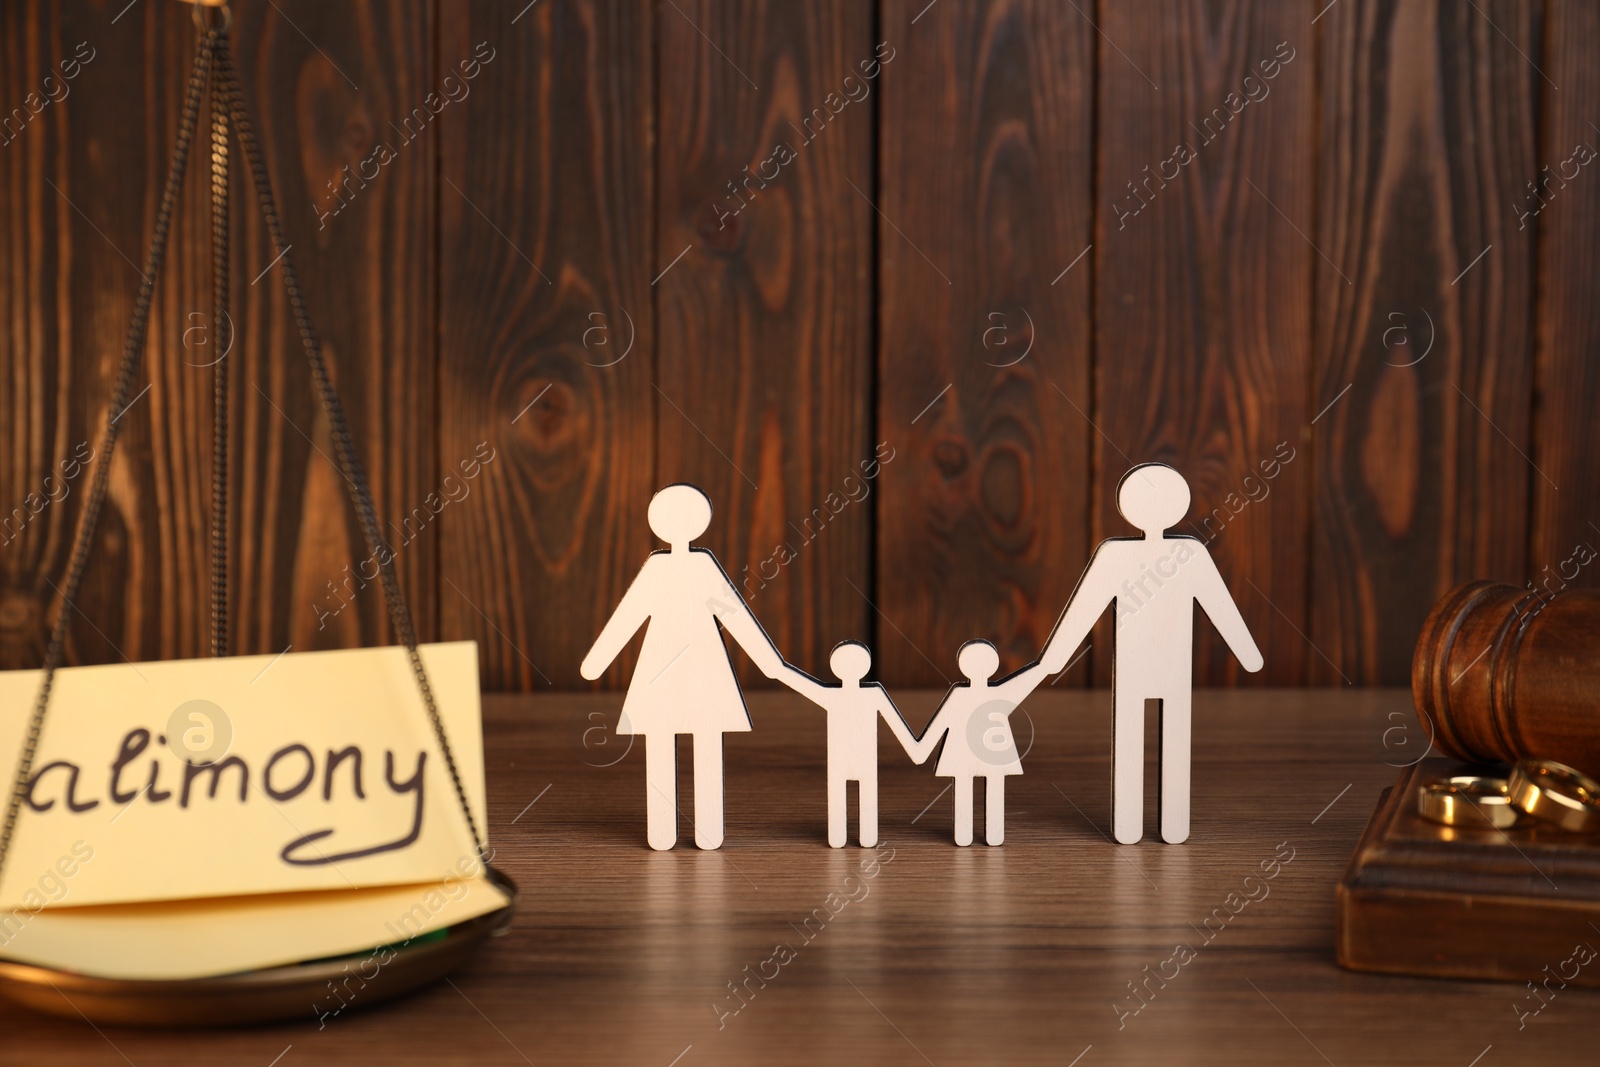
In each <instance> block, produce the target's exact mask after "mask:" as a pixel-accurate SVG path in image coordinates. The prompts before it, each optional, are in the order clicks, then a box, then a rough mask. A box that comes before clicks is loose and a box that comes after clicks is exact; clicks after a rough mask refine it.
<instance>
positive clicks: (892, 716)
mask: <svg viewBox="0 0 1600 1067" xmlns="http://www.w3.org/2000/svg"><path fill="white" fill-rule="evenodd" d="M1189 499H1190V498H1189V486H1188V483H1186V482H1185V481H1184V480H1183V476H1182V475H1180V474H1179V473H1178V472H1177V471H1175V470H1173V469H1172V468H1171V467H1168V466H1166V465H1164V464H1160V463H1147V464H1143V465H1141V466H1138V467H1134V468H1133V469H1132V470H1130V471H1129V472H1128V473H1127V475H1125V476H1124V477H1123V479H1122V482H1121V484H1120V485H1119V486H1118V488H1117V506H1118V509H1119V510H1120V511H1121V512H1122V515H1123V517H1124V518H1126V519H1127V520H1128V521H1129V522H1130V523H1132V524H1133V525H1134V526H1135V527H1137V528H1138V529H1139V530H1141V531H1143V536H1141V537H1114V538H1108V539H1107V540H1105V541H1103V542H1101V544H1100V546H1099V547H1098V548H1097V549H1096V550H1095V553H1094V556H1093V558H1092V559H1091V560H1090V562H1089V567H1088V570H1087V571H1085V572H1084V575H1083V577H1082V579H1081V580H1080V581H1079V583H1078V587H1077V589H1076V590H1075V591H1074V592H1073V594H1072V599H1071V600H1070V601H1069V602H1068V603H1067V606H1066V608H1065V609H1064V610H1063V611H1062V613H1061V618H1060V619H1059V620H1058V621H1057V623H1056V626H1055V629H1054V630H1053V631H1052V632H1051V634H1050V638H1049V640H1048V641H1047V642H1046V643H1045V647H1044V652H1043V654H1042V655H1041V656H1040V659H1039V662H1037V663H1034V664H1031V665H1029V666H1027V667H1024V668H1023V669H1022V670H1019V671H1017V672H1015V673H1013V674H1010V675H1008V676H1006V677H1005V678H1002V679H1000V680H999V681H991V679H993V677H994V673H995V671H996V670H998V669H999V666H1000V656H999V654H998V653H997V652H996V651H995V647H994V646H993V645H992V644H990V643H989V642H987V641H968V642H967V643H966V644H964V645H962V646H961V649H960V651H959V653H958V654H957V665H958V666H959V667H960V669H961V673H962V674H963V675H965V677H966V680H965V681H963V682H957V683H956V684H955V685H953V686H951V687H950V691H949V693H947V694H946V695H945V698H944V701H943V702H942V703H941V704H940V705H939V709H938V711H937V712H935V714H934V717H933V720H932V722H930V723H929V724H928V727H927V729H926V730H925V731H924V732H923V735H922V736H921V737H920V738H919V737H916V736H915V735H914V734H913V733H912V732H911V730H910V728H909V727H908V726H907V725H906V723H905V721H904V719H902V717H901V715H900V712H899V710H898V709H897V708H896V707H895V705H894V702H893V701H892V700H890V699H889V694H888V693H887V692H886V691H885V690H884V688H883V686H881V685H879V684H878V683H876V682H866V681H863V679H864V678H865V677H866V675H867V672H868V670H869V669H870V667H871V665H872V654H871V653H870V652H869V651H868V649H867V647H866V646H865V645H863V644H861V643H860V642H856V641H846V642H843V643H841V644H840V645H838V646H837V647H835V648H834V650H833V654H832V656H831V657H830V660H829V665H830V666H831V667H832V669H833V673H834V675H835V676H836V677H838V678H839V680H840V684H839V685H825V684H823V683H822V682H820V681H818V680H817V679H815V678H813V677H811V676H810V675H809V674H807V673H805V672H804V671H801V670H799V669H797V668H795V667H792V666H790V665H789V664H787V663H785V662H784V661H783V657H782V656H781V655H780V654H779V652H778V650H777V648H776V647H774V645H773V643H772V641H771V639H770V638H768V637H767V634H766V631H764V630H763V629H762V628H761V624H760V623H758V622H757V621H756V619H755V617H754V616H753V615H751V614H750V611H749V609H748V608H747V607H746V606H745V603H744V601H743V600H742V599H741V598H740V596H739V593H738V591H737V590H736V589H735V588H734V586H733V583H732V582H730V581H729V580H728V576H727V574H726V573H725V572H724V571H723V569H722V567H721V565H720V564H719V563H718V562H717V561H716V559H715V557H713V556H712V555H711V553H710V552H709V551H707V550H706V549H703V548H693V547H691V542H692V541H693V540H694V539H695V538H697V537H699V536H700V535H701V534H702V533H704V532H705V530H706V527H707V526H708V525H709V524H710V522H711V504H710V501H708V500H707V499H706V497H705V494H703V493H702V492H700V490H698V489H696V488H694V487H693V486H690V485H671V486H668V487H667V488H665V489H663V490H661V491H660V492H659V493H657V494H656V495H655V497H654V498H653V499H652V500H651V502H650V510H649V520H650V529H651V530H652V531H653V532H654V533H655V535H656V536H657V537H659V538H660V539H661V540H663V541H665V542H667V544H668V545H669V546H671V547H670V548H669V549H668V550H666V551H657V552H654V553H652V554H651V556H650V558H649V559H648V560H646V561H645V565H644V567H643V568H641V569H640V571H639V575H638V577H636V578H635V579H634V581H633V584H632V585H630V586H629V587H628V591H627V593H625V594H624V595H623V598H622V603H620V604H619V605H618V606H617V610H616V611H615V612H614V613H613V614H612V616H611V618H610V620H609V621H608V622H607V623H606V625H605V627H604V629H602V630H601V632H600V636H599V637H598V638H597V639H596V640H595V643H594V647H593V648H592V649H590V650H589V654H588V655H587V656H585V657H584V660H583V664H582V666H581V667H580V668H579V669H580V671H581V673H582V674H583V676H584V677H585V678H589V679H594V678H598V677H599V676H600V675H601V674H602V673H603V672H604V671H605V669H606V668H607V667H608V666H609V665H610V664H611V662H612V660H614V659H615V658H616V657H617V654H618V653H620V652H621V651H622V648H623V646H625V645H626V644H627V643H628V641H629V640H630V639H631V638H632V637H633V635H634V634H635V633H636V632H637V631H638V630H639V628H640V627H641V626H647V628H646V631H645V639H644V648H643V649H642V650H641V652H640V654H639V663H638V665H637V667H636V668H635V669H634V674H633V679H632V681H631V682H630V683H629V686H628V693H627V696H626V697H625V698H624V700H623V705H622V715H621V719H620V721H619V724H618V727H617V732H618V733H623V734H642V735H644V738H645V780H646V795H647V799H646V822H647V829H648V833H647V837H648V840H649V842H650V847H651V848H656V849H669V848H671V847H672V846H673V845H674V844H675V843H676V842H677V837H678V833H677V827H678V805H677V767H676V762H675V752H676V736H677V735H678V734H689V735H691V736H692V737H693V738H694V795H695V799H694V810H695V843H696V844H697V845H699V846H700V847H701V848H717V847H719V846H720V845H721V844H722V838H723V810H722V809H723V803H722V791H723V770H722V735H723V733H725V732H727V731H740V730H749V729H750V716H749V713H748V712H747V711H746V709H745V706H744V698H743V697H742V695H741V694H740V692H739V686H738V682H737V681H736V680H735V679H734V674H733V667H732V664H731V663H730V662H729V659H728V650H727V647H726V645H725V644H724V643H723V640H722V636H721V633H720V632H719V630H718V624H719V623H720V624H721V628H722V629H724V630H726V631H727V632H728V633H729V635H731V636H732V637H733V639H734V641H735V642H736V643H737V644H738V645H739V646H740V647H741V648H743V649H744V650H745V652H746V653H747V654H748V655H749V656H750V658H751V659H752V660H753V661H754V662H755V664H756V666H757V667H758V668H760V670H761V672H762V673H763V674H765V675H766V676H767V677H768V678H772V679H775V680H777V681H781V682H783V683H784V684H785V685H788V686H789V687H791V688H792V689H794V690H796V691H797V692H799V693H800V694H801V695H803V696H805V697H806V698H807V699H809V700H811V701H812V702H813V703H815V704H817V705H818V706H819V707H821V708H823V709H824V710H826V712H827V715H828V844H830V845H832V846H833V847H835V848H840V847H842V846H843V845H844V844H845V841H846V839H847V835H848V827H847V826H846V783H848V782H851V781H854V782H856V783H857V786H858V789H859V806H860V813H861V814H860V821H861V826H860V831H859V838H858V839H859V841H860V843H861V845H862V846H864V847H868V848H870V847H872V846H874V845H876V844H877V841H878V729H877V720H878V717H879V716H882V717H883V719H884V720H885V721H887V722H888V724H889V727H890V729H891V731H893V733H894V735H895V737H896V738H897V739H898V740H899V742H900V744H901V747H903V748H904V749H905V751H906V753H907V755H909V756H910V757H911V758H912V759H913V760H914V761H915V762H917V763H919V764H921V763H926V762H927V760H928V757H929V756H931V755H932V754H933V751H934V749H935V748H936V747H938V748H939V749H940V754H939V761H938V764H937V765H936V767H935V769H934V773H935V774H936V775H938V776H940V777H948V778H951V779H953V781H952V785H953V786H954V792H955V841H956V844H958V845H970V844H971V843H972V839H973V816H972V810H973V789H974V786H975V784H976V781H975V780H978V779H981V780H982V781H983V782H984V787H985V803H984V840H985V841H986V842H987V843H988V844H990V845H998V844H1000V843H1002V842H1003V841H1004V840H1005V780H1006V778H1007V777H1008V776H1010V775H1014V774H1021V773H1022V760H1021V757H1020V755H1019V754H1018V753H1017V746H1016V740H1015V738H1014V737H1013V736H1012V731H1011V723H1010V717H1011V713H1012V712H1013V711H1014V710H1016V708H1017V706H1018V705H1020V704H1021V703H1022V701H1023V700H1024V699H1026V698H1027V696H1028V694H1030V693H1032V692H1033V690H1034V689H1035V688H1037V687H1038V685H1039V684H1040V683H1041V682H1042V681H1043V680H1044V679H1045V678H1046V677H1047V676H1049V675H1052V674H1057V673H1059V672H1060V671H1062V670H1064V669H1065V668H1066V666H1067V664H1068V663H1069V662H1070V661H1071V657H1072V654H1073V652H1074V651H1075V650H1076V648H1077V647H1078V645H1079V644H1080V643H1081V642H1082V641H1083V639H1084V638H1085V637H1086V636H1088V633H1089V630H1090V629H1091V628H1092V627H1093V626H1094V623H1095V621H1096V620H1097V619H1098V618H1099V617H1100V615H1101V614H1102V613H1103V612H1104V611H1105V609H1106V607H1107V606H1108V605H1114V608H1115V631H1116V639H1115V645H1116V649H1115V654H1114V664H1113V674H1112V702H1113V705H1114V707H1113V716H1114V717H1113V729H1112V797H1111V821H1112V828H1113V831H1114V835H1115V837H1116V839H1117V840H1118V841H1119V842H1122V843H1124V844H1131V843H1133V842H1135V841H1138V840H1139V839H1140V838H1141V837H1142V836H1143V832H1144V803H1143V800H1144V710H1145V701H1146V700H1149V699H1154V700H1156V701H1158V702H1159V705H1160V714H1161V782H1160V794H1159V796H1160V817H1159V821H1160V826H1161V837H1162V840H1164V841H1167V842H1169V843H1173V844H1176V843H1178V842H1181V841H1184V840H1186V839H1187V838H1188V836H1189V791H1190V773H1189V758H1190V693H1191V689H1192V666H1191V664H1192V661H1193V650H1194V606H1195V604H1199V605H1200V607H1201V608H1202V609H1204V610H1205V612H1206V614H1207V615H1208V616H1210V618H1211V620H1212V622H1213V624H1214V625H1215V626H1216V628H1217V630H1218V632H1219V633H1221V634H1222V637H1223V639H1224V640H1225V641H1226V642H1227V644H1228V647H1229V648H1230V649H1232V650H1233V653H1234V655H1236V656H1237V657H1238V658H1239V662H1240V663H1241V664H1242V665H1243V666H1244V668H1245V670H1247V671H1258V670H1260V669H1261V666H1262V660H1261V652H1260V651H1259V650H1258V649H1257V648H1256V644H1255V641H1254V640H1253V639H1252V638H1251V636H1250V631H1249V629H1248V627H1246V625H1245V622H1244V618H1243V617H1242V616H1241V615H1240V614H1239V608H1238V606H1237V605H1236V604H1235V603H1234V602H1233V598H1232V597H1231V596H1230V595H1229V594H1228V589H1227V586H1226V584H1225V583H1224V582H1223V580H1222V575H1221V574H1220V573H1218V571H1217V567H1216V564H1215V563H1214V562H1212V559H1211V556H1210V554H1209V553H1208V552H1207V551H1206V549H1205V546H1204V545H1203V544H1201V543H1200V541H1198V540H1197V539H1195V538H1193V537H1189V536H1187V535H1183V534H1169V533H1168V532H1167V531H1168V530H1170V529H1171V528H1172V527H1173V526H1174V525H1176V524H1177V523H1178V521H1179V520H1181V519H1182V518H1183V516H1184V515H1185V513H1187V512H1188V510H1189ZM647 624H648V625H647Z"/></svg>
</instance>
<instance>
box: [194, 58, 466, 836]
mask: <svg viewBox="0 0 1600 1067" xmlns="http://www.w3.org/2000/svg"><path fill="white" fill-rule="evenodd" d="M216 63H217V74H218V82H219V84H218V89H219V90H220V91H221V92H222V93H223V94H224V95H225V96H226V97H227V99H228V103H229V105H230V106H231V108H232V112H233V127H234V135H235V136H236V137H237V138H238V139H239V147H240V149H241V150H242V152H243V154H244V158H245V162H246V163H247V164H248V165H249V168H250V176H251V179H252V180H253V182H254V184H255V188H256V199H257V200H258V201H259V203H260V206H261V216H262V218H263V219H264V220H265V222H266V224H267V233H268V235H269V236H270V237H271V238H272V245H273V247H274V248H275V249H276V250H277V252H278V259H277V263H278V267H279V268H280V269H281V270H282V273H283V285H284V289H285V291H286V292H287V293H288V297H289V307H290V309H291V310H292V311H293V312H294V320H295V325H296V326H297V327H298V328H299V330H300V343H301V345H302V346H303V347H304V348H305V351H306V360H307V361H308V362H309V363H310V364H311V377H312V380H313V383H314V384H315V386H316V389H317V395H318V397H319V398H320V400H321V402H322V411H323V414H324V415H326V416H327V419H328V427H329V430H330V432H331V434H332V437H333V446H334V454H335V455H336V456H337V457H338V460H339V467H340V470H341V473H343V475H344V478H345V482H346V483H347V484H348V485H349V486H350V491H351V495H352V498H353V500H352V502H353V503H354V504H355V508H356V516H357V518H358V519H359V520H360V522H361V532H362V534H363V535H364V536H365V539H366V543H367V550H368V551H369V552H371V553H372V559H373V560H374V561H375V562H376V563H377V564H378V574H379V577H380V578H381V579H382V585H383V596H384V600H385V602H386V603H387V604H388V606H389V618H390V621H391V622H392V623H393V624H394V628H395V632H396V635H397V636H398V637H399V638H400V643H401V644H403V645H405V646H406V655H407V657H408V658H409V659H410V661H411V673H412V674H413V675H414V676H415V677H416V680H417V690H418V691H419V692H420V693H421V694H422V703H423V706H424V707H425V708H426V709H427V712H428V721H429V722H430V723H431V724H432V726H433V736H434V740H435V741H437V742H438V744H439V752H440V754H441V755H443V756H444V762H445V768H446V769H447V770H448V771H449V772H450V783H451V785H452V786H454V788H455V794H456V800H457V801H458V802H459V803H460V805H461V814H462V815H463V816H465V817H466V820H467V829H468V830H470V831H471V832H472V842H473V845H474V846H475V847H476V848H477V850H478V857H479V859H480V860H482V861H483V862H484V864H485V865H486V866H487V864H488V850H487V848H486V847H485V845H484V840H483V836H482V835H481V834H480V833H479V832H478V821H477V819H476V818H474V817H473V814H472V806H471V805H470V804H469V803H468V802H467V791H466V789H465V787H463V785H462V784H461V773H460V771H458V770H457V768H456V759H455V755H454V753H453V752H452V751H451V749H450V739H449V738H448V736H446V734H445V729H444V720H443V719H441V718H440V717H439V706H438V704H437V703H435V701H434V698H433V687H432V686H431V685H429V684H428V672H427V671H426V670H425V669H424V668H423V665H422V656H421V655H420V654H419V653H418V651H417V633H416V629H415V627H414V626H413V625H412V622H411V609H410V607H408V606H407V604H406V599H405V596H404V594H402V593H401V592H400V582H399V580H398V579H397V578H396V577H395V571H394V553H393V552H392V551H391V550H390V549H389V546H388V545H387V544H386V543H385V542H384V540H383V530H382V528H381V527H380V526H379V525H378V512H377V509H376V508H375V507H374V506H373V503H372V489H371V487H370V486H369V485H368V483H367V476H366V473H365V471H364V470H363V469H362V467H361V460H360V457H359V456H357V454H356V447H355V442H354V440H353V439H352V437H351V435H350V428H349V424H348V423H347V422H346V421H345V417H344V406H343V404H341V403H340V401H339V393H338V391H337V390H336V389H335V388H334V385H333V379H332V378H331V377H330V376H329V374H328V365H327V363H326V362H325V361H324V360H323V358H322V345H321V342H319V341H318V340H317V334H316V331H315V330H314V329H313V328H312V326H311V315H310V312H309V311H308V310H307V309H306V302H305V299H304V297H303V296H301V292H300V282H299V279H298V277H297V276H296V274H295V270H294V261H293V259H292V258H291V257H290V255H289V245H288V243H287V242H285V240H284V236H283V226H282V224H281V223H280V222H279V219H278V209H277V206H276V203H275V201H274V200H273V196H272V182H271V179H270V178H269V177H268V174H267V166H266V161H265V159H264V157H263V156H262V154H261V149H260V147H259V146H258V145H257V143H256V136H255V129H254V127H252V126H251V124H250V117H249V116H248V115H247V114H246V113H245V110H244V101H243V99H242V97H241V94H240V92H239V81H238V75H236V74H235V73H234V69H233V57H232V55H231V54H230V52H229V49H228V38H227V36H226V35H223V36H222V37H221V39H220V40H219V42H218V44H217V60H216Z"/></svg>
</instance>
